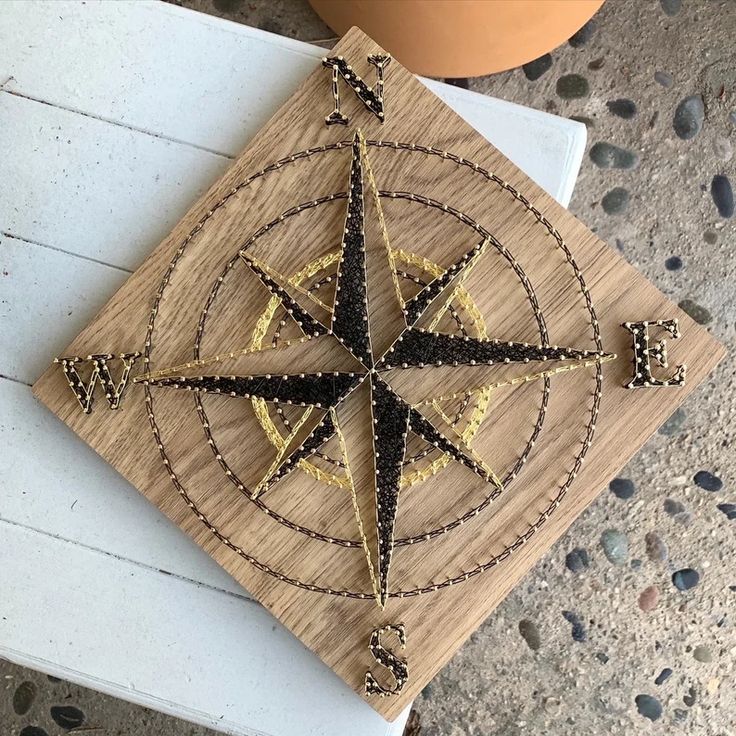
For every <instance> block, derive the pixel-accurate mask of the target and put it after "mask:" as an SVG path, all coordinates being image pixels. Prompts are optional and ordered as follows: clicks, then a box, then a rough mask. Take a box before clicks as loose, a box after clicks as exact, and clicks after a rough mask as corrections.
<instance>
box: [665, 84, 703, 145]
mask: <svg viewBox="0 0 736 736" xmlns="http://www.w3.org/2000/svg"><path fill="white" fill-rule="evenodd" d="M704 119H705V106H704V105H703V97H702V95H690V97H685V99H684V100H681V101H680V104H679V105H678V106H677V109H676V110H675V117H674V118H673V120H672V127H673V128H674V129H675V133H676V135H677V137H678V138H682V140H684V141H689V140H690V139H691V138H695V136H696V135H697V134H698V133H700V130H701V128H702V127H703V120H704Z"/></svg>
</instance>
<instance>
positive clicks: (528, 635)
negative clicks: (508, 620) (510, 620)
mask: <svg viewBox="0 0 736 736" xmlns="http://www.w3.org/2000/svg"><path fill="white" fill-rule="evenodd" d="M519 633H520V634H521V635H522V637H523V638H524V641H525V642H526V643H527V646H528V647H529V649H531V650H532V651H533V652H536V651H537V649H539V647H540V646H542V639H541V638H540V636H539V629H538V628H537V625H536V624H535V623H534V621H530V620H529V619H526V618H524V619H522V620H521V621H519Z"/></svg>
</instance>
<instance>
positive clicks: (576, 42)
mask: <svg viewBox="0 0 736 736" xmlns="http://www.w3.org/2000/svg"><path fill="white" fill-rule="evenodd" d="M596 28H597V24H596V22H595V21H594V20H593V19H592V18H591V20H589V21H588V22H587V23H586V24H585V25H584V26H583V27H582V28H581V29H580V30H579V31H577V33H574V34H573V35H572V36H570V40H569V41H568V43H569V44H570V46H572V47H573V48H574V49H579V48H580V47H581V46H585V44H586V43H588V41H590V39H591V38H593V34H594V33H595V31H596Z"/></svg>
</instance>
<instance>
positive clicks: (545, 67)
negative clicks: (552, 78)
mask: <svg viewBox="0 0 736 736" xmlns="http://www.w3.org/2000/svg"><path fill="white" fill-rule="evenodd" d="M551 67H552V57H551V56H550V55H549V54H545V55H544V56H540V57H539V58H538V59H534V61H530V62H528V63H527V64H524V65H523V66H522V67H521V68H522V69H523V71H524V76H525V77H526V78H527V79H528V80H529V81H530V82H536V81H537V79H539V78H540V77H541V76H542V74H544V73H545V72H547V71H549V70H550V68H551Z"/></svg>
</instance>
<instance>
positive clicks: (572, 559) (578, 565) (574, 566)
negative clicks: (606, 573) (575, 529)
mask: <svg viewBox="0 0 736 736" xmlns="http://www.w3.org/2000/svg"><path fill="white" fill-rule="evenodd" d="M589 564H590V558H589V557H588V551H587V550H586V549H584V548H583V547H575V549H573V550H570V551H569V552H568V553H567V554H566V555H565V566H566V567H567V569H568V570H570V571H571V572H582V571H583V570H585V569H586V568H587V567H588V565H589Z"/></svg>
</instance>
